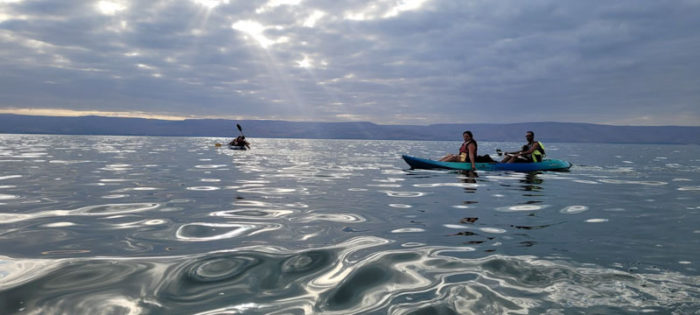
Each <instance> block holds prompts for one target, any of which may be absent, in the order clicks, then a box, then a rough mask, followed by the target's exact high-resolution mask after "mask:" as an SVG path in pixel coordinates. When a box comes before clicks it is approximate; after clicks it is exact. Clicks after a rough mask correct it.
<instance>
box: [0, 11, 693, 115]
mask: <svg viewBox="0 0 700 315" xmlns="http://www.w3.org/2000/svg"><path fill="white" fill-rule="evenodd" d="M697 16H700V4H699V3H698V2H695V1H616V2H607V1H553V0H552V1H527V2H524V1H485V0H484V1H461V0H460V1H450V0H427V1H409V0H405V1H393V0H392V1H389V0H384V1H374V2H368V1H313V0H307V1H290V0H287V1H279V0H270V1H234V0H231V1H225V0H222V1H216V0H198V1H195V0H192V1H190V0H160V1H127V0H111V1H18V0H10V1H8V0H4V1H2V0H0V45H1V46H2V47H3V48H2V50H0V67H1V69H2V71H1V72H0V109H6V110H10V111H11V110H21V109H37V108H51V109H73V110H94V111H105V112H120V111H127V112H128V111H133V112H144V113H151V114H160V115H182V116H213V117H227V116H228V117H233V116H240V117H245V118H274V119H293V120H298V119H306V120H309V119H312V120H323V121H331V120H350V119H360V120H370V121H374V122H380V123H387V122H392V123H438V122H466V123H469V122H522V121H557V120H558V121H582V122H601V123H614V124H641V125H649V124H651V125H654V124H680V125H698V124H700V106H698V101H699V100H700V92H698V90H697V86H700V79H699V76H698V73H700V61H698V58H697V56H696V55H697V51H700V50H699V49H700V31H699V30H700V19H697Z"/></svg>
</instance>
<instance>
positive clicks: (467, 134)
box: [462, 130, 474, 142]
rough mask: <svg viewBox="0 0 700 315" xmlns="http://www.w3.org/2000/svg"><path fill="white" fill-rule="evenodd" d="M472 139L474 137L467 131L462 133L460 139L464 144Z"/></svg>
mask: <svg viewBox="0 0 700 315" xmlns="http://www.w3.org/2000/svg"><path fill="white" fill-rule="evenodd" d="M473 137H474V136H472V132H471V131H469V130H467V131H465V132H463V133H462V138H464V141H465V142H466V141H469V140H471V139H472V138H473Z"/></svg>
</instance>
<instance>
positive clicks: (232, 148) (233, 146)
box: [228, 145, 247, 150]
mask: <svg viewBox="0 0 700 315" xmlns="http://www.w3.org/2000/svg"><path fill="white" fill-rule="evenodd" d="M228 148H229V149H231V150H247V148H246V147H245V146H242V145H241V146H238V145H229V146H228Z"/></svg>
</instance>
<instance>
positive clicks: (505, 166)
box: [402, 155, 572, 172]
mask: <svg viewBox="0 0 700 315" xmlns="http://www.w3.org/2000/svg"><path fill="white" fill-rule="evenodd" d="M402 158H403V159H404V161H406V163H408V165H409V166H411V168H412V169H448V170H462V171H470V170H472V166H471V164H470V163H466V162H442V161H435V160H429V159H422V158H418V157H415V156H410V155H403V156H402ZM475 165H476V169H477V170H480V171H515V172H536V171H564V170H568V169H569V168H570V167H571V165H572V164H571V163H570V162H568V161H564V160H554V159H545V160H544V161H542V162H536V163H475Z"/></svg>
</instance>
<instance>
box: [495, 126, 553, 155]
mask: <svg viewBox="0 0 700 315" xmlns="http://www.w3.org/2000/svg"><path fill="white" fill-rule="evenodd" d="M525 139H527V144H526V145H524V146H523V148H522V150H520V151H518V152H510V153H508V152H506V158H505V159H503V161H501V163H514V162H520V163H531V162H542V158H544V145H542V142H539V141H535V133H534V132H532V131H528V132H527V133H525Z"/></svg>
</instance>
